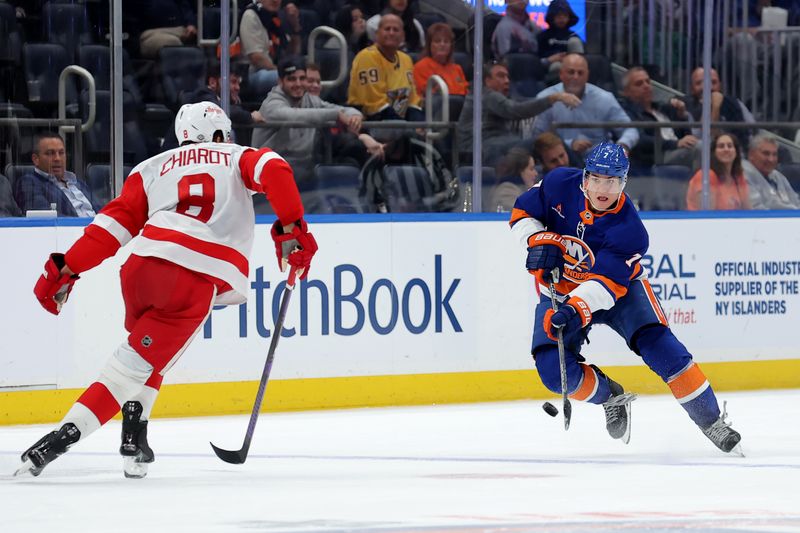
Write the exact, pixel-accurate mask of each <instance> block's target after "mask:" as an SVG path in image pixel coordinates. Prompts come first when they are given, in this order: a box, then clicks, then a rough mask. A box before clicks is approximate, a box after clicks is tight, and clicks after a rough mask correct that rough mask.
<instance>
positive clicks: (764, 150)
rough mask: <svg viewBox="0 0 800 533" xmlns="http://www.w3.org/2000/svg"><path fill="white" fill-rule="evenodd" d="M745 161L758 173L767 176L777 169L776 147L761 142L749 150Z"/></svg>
mask: <svg viewBox="0 0 800 533" xmlns="http://www.w3.org/2000/svg"><path fill="white" fill-rule="evenodd" d="M747 159H749V160H750V162H751V163H752V164H753V166H754V167H756V169H758V171H759V172H761V173H762V174H764V175H767V174H769V173H770V172H772V171H773V170H775V169H776V168H777V167H778V147H777V146H775V145H774V144H772V143H769V142H762V143H761V144H759V145H758V146H756V147H754V148H752V149H751V150H750V153H749V154H748V157H747Z"/></svg>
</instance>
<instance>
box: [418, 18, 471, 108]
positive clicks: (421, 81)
mask: <svg viewBox="0 0 800 533" xmlns="http://www.w3.org/2000/svg"><path fill="white" fill-rule="evenodd" d="M454 39H455V36H454V35H453V30H452V28H450V26H448V25H447V24H444V23H442V22H437V23H436V24H431V26H430V28H428V33H427V35H426V41H425V50H424V51H423V52H422V58H421V59H420V60H419V61H417V62H416V64H415V65H414V83H415V84H416V86H417V93H418V94H419V95H420V96H421V97H423V98H424V95H425V86H426V85H427V83H428V78H430V77H431V76H432V75H434V74H436V75H437V76H441V77H442V79H443V80H444V82H445V84H447V90H448V91H449V92H450V94H458V95H466V94H467V90H468V89H469V82H468V81H467V77H466V76H465V75H464V71H463V70H462V69H461V65H459V64H458V63H456V62H454V61H453V41H454Z"/></svg>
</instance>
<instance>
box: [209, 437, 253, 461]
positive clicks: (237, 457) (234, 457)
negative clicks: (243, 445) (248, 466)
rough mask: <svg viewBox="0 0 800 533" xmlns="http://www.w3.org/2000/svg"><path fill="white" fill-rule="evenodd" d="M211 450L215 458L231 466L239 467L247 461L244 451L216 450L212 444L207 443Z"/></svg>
mask: <svg viewBox="0 0 800 533" xmlns="http://www.w3.org/2000/svg"><path fill="white" fill-rule="evenodd" d="M209 444H210V445H211V448H212V449H213V450H214V453H215V454H217V457H219V458H220V459H222V460H223V461H225V462H226V463H230V464H232V465H240V464H244V461H245V460H246V459H247V452H246V451H245V450H236V451H230V450H223V449H222V448H217V447H216V446H214V443H213V442H209Z"/></svg>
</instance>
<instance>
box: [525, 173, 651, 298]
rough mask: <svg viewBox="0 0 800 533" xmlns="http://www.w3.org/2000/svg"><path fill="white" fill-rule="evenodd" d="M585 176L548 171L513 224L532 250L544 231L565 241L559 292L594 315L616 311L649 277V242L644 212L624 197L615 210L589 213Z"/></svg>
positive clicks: (590, 211) (526, 193)
mask: <svg viewBox="0 0 800 533" xmlns="http://www.w3.org/2000/svg"><path fill="white" fill-rule="evenodd" d="M582 177H583V171H582V170H580V169H577V168H557V169H555V170H553V171H552V172H550V173H548V174H547V175H546V176H545V177H544V179H542V181H540V182H539V184H537V185H536V186H534V187H533V188H531V189H530V190H528V191H527V192H525V193H523V194H522V195H521V196H520V197H519V198H517V201H516V203H515V204H514V209H513V210H512V212H511V221H510V224H511V229H512V231H513V232H514V233H515V234H517V235H518V236H519V237H520V240H521V241H522V243H523V244H524V245H525V246H526V247H527V246H528V238H529V237H530V236H531V235H533V234H535V233H538V232H540V231H544V230H547V231H552V232H556V233H559V234H560V235H561V236H563V237H564V240H565V242H564V244H565V246H566V251H565V252H564V260H565V269H564V272H563V275H562V280H561V281H560V282H559V283H558V285H557V287H556V292H557V293H558V295H559V296H561V295H565V294H569V296H570V297H572V296H577V297H579V298H581V299H582V300H584V301H585V302H586V303H587V304H588V305H589V308H590V309H591V311H592V313H594V312H595V311H598V310H600V309H610V308H611V307H612V306H613V305H614V304H615V303H616V301H617V300H618V299H619V298H621V297H622V296H624V295H625V294H626V293H627V291H628V285H629V283H630V282H631V280H633V279H639V278H643V277H644V273H643V270H642V267H641V265H640V264H639V261H640V260H641V258H642V256H643V255H644V254H645V253H646V252H647V247H648V244H649V239H648V236H647V230H645V228H644V224H642V220H641V219H640V218H639V213H638V212H637V211H636V208H635V207H634V206H633V203H632V202H631V201H630V198H628V197H627V196H626V195H625V194H624V193H623V194H622V196H621V197H620V200H619V202H618V203H617V205H616V206H615V207H614V208H613V209H611V210H609V211H604V212H602V213H594V212H593V211H592V210H591V209H589V201H588V200H587V199H586V198H585V196H584V194H583V191H582V190H581V188H580V187H581V181H582ZM541 285H542V286H541V287H540V289H543V290H544V291H545V292H547V287H546V286H544V284H541Z"/></svg>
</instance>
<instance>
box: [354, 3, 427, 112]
mask: <svg viewBox="0 0 800 533" xmlns="http://www.w3.org/2000/svg"><path fill="white" fill-rule="evenodd" d="M404 39H405V36H404V33H403V21H402V20H401V19H400V17H398V16H397V15H383V16H382V17H381V21H380V24H379V25H378V32H377V34H376V35H375V44H374V45H372V46H369V47H367V48H365V49H364V50H362V51H361V52H359V53H358V55H356V57H355V59H354V60H353V67H352V69H351V70H350V88H349V89H348V94H347V103H348V104H349V105H352V106H355V107H358V108H360V109H361V110H362V112H363V113H364V115H365V116H366V117H367V119H368V120H414V121H416V120H423V118H424V115H423V113H422V108H421V107H420V97H419V95H418V94H417V91H416V88H415V87H414V62H413V61H412V60H411V57H409V56H408V54H406V53H404V52H401V51H400V50H399V48H400V44H401V43H402V42H403V40H404Z"/></svg>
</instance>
